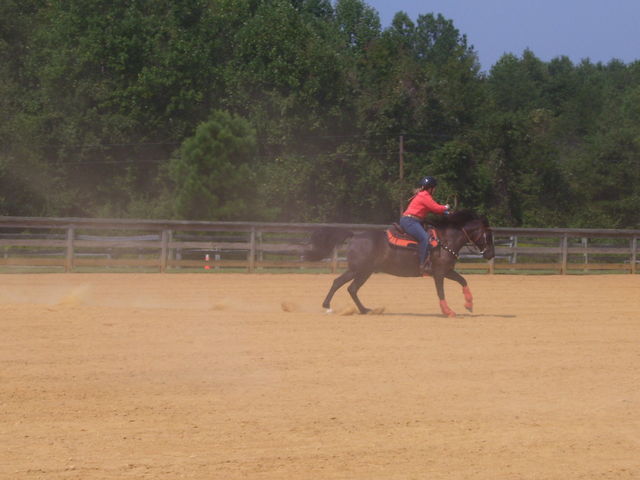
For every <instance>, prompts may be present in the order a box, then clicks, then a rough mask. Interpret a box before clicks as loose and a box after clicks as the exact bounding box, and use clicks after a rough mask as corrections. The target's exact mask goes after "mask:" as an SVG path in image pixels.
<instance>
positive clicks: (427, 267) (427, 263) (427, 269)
mask: <svg viewBox="0 0 640 480" xmlns="http://www.w3.org/2000/svg"><path fill="white" fill-rule="evenodd" d="M430 250H431V248H428V249H427V256H426V258H425V259H424V262H422V265H421V266H420V271H421V272H422V274H423V275H431V255H430V253H431V252H430Z"/></svg>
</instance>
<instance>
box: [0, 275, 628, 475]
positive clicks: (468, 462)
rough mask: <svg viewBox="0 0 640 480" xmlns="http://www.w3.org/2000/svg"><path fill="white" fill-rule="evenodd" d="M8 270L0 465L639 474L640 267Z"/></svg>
mask: <svg viewBox="0 0 640 480" xmlns="http://www.w3.org/2000/svg"><path fill="white" fill-rule="evenodd" d="M333 278H334V277H333V276H331V275H302V274H301V275H267V274H257V275H243V274H224V275H221V274H215V273H214V274H167V275H161V274H112V275H109V274H67V275H65V274H40V275H29V274H24V275H23V274H16V275H0V328H1V331H2V333H1V335H0V479H3V480H4V479H11V480H13V479H39V478H41V479H47V480H58V479H79V480H94V479H126V478H135V479H138V478H150V479H179V478H189V479H231V480H233V479H245V478H246V479H367V480H369V479H385V480H387V479H403V480H404V479H448V480H449V479H481V480H482V479H491V480H495V479H499V480H500V479H509V480H512V479H531V480H541V479H559V480H560V479H562V480H567V479H589V480H591V479H638V478H640V275H637V276H631V275H611V276H607V275H592V276H507V275H496V276H488V275H470V276H468V279H469V281H470V285H471V289H472V291H473V294H474V296H475V312H474V314H464V315H463V314H462V313H463V312H464V309H463V303H464V299H463V297H462V294H461V289H460V287H459V286H458V285H457V284H452V283H447V284H446V285H447V293H448V300H449V305H450V306H451V307H452V308H453V309H454V310H457V311H458V313H459V314H460V315H459V316H458V317H457V318H454V319H450V318H444V317H442V316H441V315H440V309H439V306H438V301H437V298H436V295H435V290H434V287H433V284H432V281H431V280H429V279H401V278H394V277H390V276H386V275H375V276H373V277H372V278H371V280H370V281H369V282H368V283H367V284H366V285H365V286H364V287H363V289H362V291H361V298H362V300H363V302H364V303H365V305H367V306H369V307H384V308H385V312H384V313H383V314H381V315H366V316H363V315H354V314H352V315H349V313H351V312H352V311H353V310H352V309H351V308H350V307H351V305H352V304H351V301H350V300H349V298H348V296H347V293H346V291H345V290H341V291H340V292H338V294H337V295H336V298H335V302H334V310H335V311H336V312H342V315H341V314H339V313H336V314H334V315H326V314H324V313H323V310H322V308H321V307H320V304H321V302H322V299H323V298H324V295H325V293H326V291H327V290H328V288H329V286H330V283H331V281H332V280H333Z"/></svg>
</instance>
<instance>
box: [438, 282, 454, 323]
mask: <svg viewBox="0 0 640 480" xmlns="http://www.w3.org/2000/svg"><path fill="white" fill-rule="evenodd" d="M433 281H434V282H435V284H436V290H437V292H438V298H439V299H440V310H442V314H443V315H445V316H446V317H455V316H456V312H454V311H453V310H451V308H450V307H449V305H448V304H447V301H446V300H445V298H444V276H443V275H442V274H434V275H433Z"/></svg>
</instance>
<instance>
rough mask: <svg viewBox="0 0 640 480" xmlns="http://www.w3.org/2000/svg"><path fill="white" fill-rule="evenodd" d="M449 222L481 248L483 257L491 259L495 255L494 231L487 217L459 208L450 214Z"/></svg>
mask: <svg viewBox="0 0 640 480" xmlns="http://www.w3.org/2000/svg"><path fill="white" fill-rule="evenodd" d="M447 223H448V224H449V225H451V226H453V227H454V228H457V229H459V230H461V231H462V233H464V235H465V236H466V240H467V241H468V243H471V244H472V245H474V246H475V247H476V248H477V249H478V250H480V253H481V254H482V256H483V258H485V259H486V260H491V259H492V258H493V257H494V256H495V248H494V246H493V233H492V231H491V227H490V226H489V221H488V220H487V219H486V218H485V217H483V216H480V215H477V214H476V213H474V212H472V211H471V210H459V211H457V212H455V213H453V214H451V215H450V216H449V218H448V219H447Z"/></svg>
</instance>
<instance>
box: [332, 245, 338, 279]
mask: <svg viewBox="0 0 640 480" xmlns="http://www.w3.org/2000/svg"><path fill="white" fill-rule="evenodd" d="M337 271H338V247H337V246H336V247H334V248H333V254H332V255H331V273H336V272H337Z"/></svg>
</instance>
